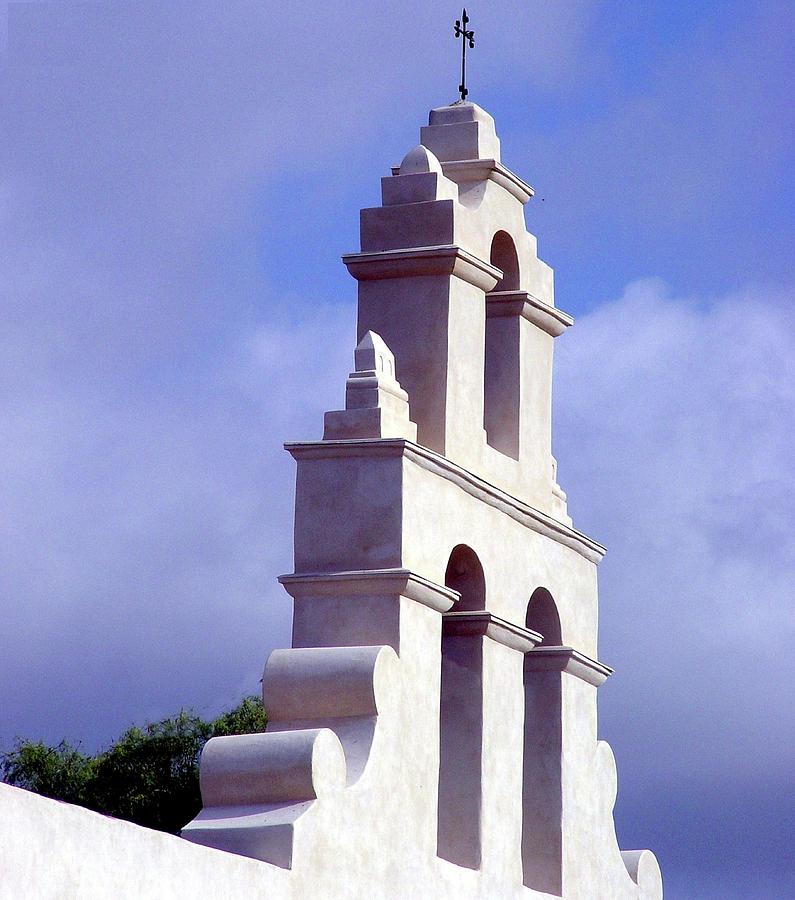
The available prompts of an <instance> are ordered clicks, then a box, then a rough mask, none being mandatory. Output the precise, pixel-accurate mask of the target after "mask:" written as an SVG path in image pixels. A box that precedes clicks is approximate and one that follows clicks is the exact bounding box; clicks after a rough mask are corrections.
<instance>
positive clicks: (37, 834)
mask: <svg viewBox="0 0 795 900" xmlns="http://www.w3.org/2000/svg"><path fill="white" fill-rule="evenodd" d="M288 878H289V872H287V871H285V870H283V869H279V868H277V867H276V866H272V865H269V864H268V863H263V862H256V861H254V860H251V859H247V858H245V857H242V856H232V855H231V854H229V853H222V852H221V851H219V850H211V849H209V848H207V847H200V846H198V845H196V844H191V843H189V842H188V841H185V840H182V838H179V837H175V836H174V835H170V834H163V833H161V832H159V831H152V830H150V829H148V828H141V827H140V826H139V825H133V824H132V823H130V822H123V821H121V820H119V819H111V818H108V817H107V816H102V815H100V814H99V813H95V812H91V811H89V810H87V809H82V808H81V807H79V806H72V805H71V804H68V803H59V802H58V801H56V800H49V799H48V798H46V797H40V796H38V795H37V794H33V793H31V792H30V791H23V790H21V789H20V788H15V787H11V786H10V785H7V784H2V783H0V898H2V900H26V898H31V900H33V898H35V900H51V898H58V900H93V898H97V900H108V898H111V897H112V898H114V900H117V898H126V897H130V898H136V900H150V898H152V900H161V898H163V900H172V898H174V900H177V898H179V900H182V898H185V900H187V898H191V900H195V898H196V897H212V898H214V900H216V898H217V900H221V898H233V897H234V898H247V897H268V898H274V897H284V896H286V895H287V894H288V890H289V888H288V886H287V880H288Z"/></svg>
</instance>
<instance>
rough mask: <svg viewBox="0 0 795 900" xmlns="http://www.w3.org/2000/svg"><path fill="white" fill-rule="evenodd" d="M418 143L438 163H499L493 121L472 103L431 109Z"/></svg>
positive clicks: (497, 142) (497, 139) (497, 141)
mask: <svg viewBox="0 0 795 900" xmlns="http://www.w3.org/2000/svg"><path fill="white" fill-rule="evenodd" d="M420 140H421V141H422V143H423V144H424V145H425V146H426V147H427V148H428V149H429V150H431V151H433V153H434V154H435V155H436V157H437V158H438V159H439V160H441V162H451V161H458V160H469V159H492V160H496V161H497V162H499V160H500V139H499V138H498V137H497V131H496V129H495V126H494V119H493V118H492V117H491V116H490V115H489V114H488V113H487V112H486V110H485V109H481V107H479V106H478V105H477V104H476V103H452V104H451V105H450V106H439V107H437V108H436V109H432V110H431V112H430V115H429V116H428V124H427V125H426V126H425V127H424V128H422V129H421V130H420Z"/></svg>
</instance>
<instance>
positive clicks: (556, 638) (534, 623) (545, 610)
mask: <svg viewBox="0 0 795 900" xmlns="http://www.w3.org/2000/svg"><path fill="white" fill-rule="evenodd" d="M525 627H527V628H529V629H530V630H531V631H537V632H538V633H539V634H540V635H541V637H542V638H543V640H542V641H541V643H540V644H539V645H538V646H539V647H559V646H560V645H561V643H562V641H563V638H562V637H561V631H560V615H559V614H558V608H557V606H556V605H555V601H554V600H553V599H552V594H550V593H549V591H548V590H547V589H546V588H542V587H540V588H538V589H537V590H535V591H534V592H533V596H532V597H531V598H530V602H529V603H528V604H527V617H526V619H525Z"/></svg>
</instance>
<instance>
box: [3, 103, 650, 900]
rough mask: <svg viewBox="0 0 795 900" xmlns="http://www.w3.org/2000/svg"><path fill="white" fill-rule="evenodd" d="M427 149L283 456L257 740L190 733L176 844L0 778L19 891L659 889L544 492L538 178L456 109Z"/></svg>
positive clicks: (414, 164)
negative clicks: (344, 374) (275, 590)
mask: <svg viewBox="0 0 795 900" xmlns="http://www.w3.org/2000/svg"><path fill="white" fill-rule="evenodd" d="M421 141H422V144H421V146H419V147H415V148H413V149H412V150H410V151H409V153H408V154H407V155H406V157H405V158H404V160H403V162H402V164H401V166H400V167H399V169H398V170H397V171H396V172H395V173H394V174H393V175H392V176H391V177H389V178H385V179H383V183H382V197H383V204H382V206H380V207H376V208H374V209H369V210H363V211H362V218H361V252H359V253H356V254H351V255H349V256H347V257H345V263H346V265H347V266H348V268H349V270H350V271H351V273H352V274H353V276H354V277H355V278H356V279H357V281H358V283H359V284H358V290H359V325H358V328H359V345H358V346H357V348H356V351H355V369H354V371H353V372H352V373H351V375H350V377H349V379H348V382H347V385H346V403H345V409H344V410H336V411H332V412H330V413H328V414H327V415H326V419H325V430H324V439H323V440H322V441H316V442H310V443H304V444H291V445H288V449H289V451H290V452H291V453H292V455H293V457H294V458H295V459H296V462H297V481H296V508H295V554H294V565H295V571H294V572H293V573H291V574H289V575H286V576H283V577H282V579H281V580H282V583H283V584H284V586H285V588H286V590H287V591H288V592H289V593H290V594H291V595H292V596H293V598H294V622H293V647H292V648H290V649H285V650H278V651H275V652H274V653H273V654H272V655H271V657H270V659H269V660H268V663H267V665H266V667H265V673H264V677H263V697H264V702H265V705H266V707H267V708H268V710H269V713H270V725H269V728H268V731H267V732H266V733H265V734H261V735H252V736H241V737H232V738H217V739H214V740H212V741H210V742H209V743H208V744H207V746H206V748H205V751H204V754H203V757H202V765H201V770H202V776H201V777H202V794H203V802H204V809H203V810H202V812H201V813H200V815H199V816H198V817H197V818H196V819H195V820H194V821H193V822H191V823H190V824H189V825H188V826H187V827H186V828H185V830H184V832H183V835H184V837H185V838H187V840H184V841H180V840H178V839H175V838H169V837H166V836H162V835H156V834H154V833H153V832H148V831H146V830H145V829H140V828H136V827H135V826H131V825H126V824H124V823H118V822H113V821H111V820H107V819H104V818H102V817H99V816H95V815H94V814H91V813H87V812H85V811H82V810H76V809H74V808H72V807H66V806H63V805H59V804H52V803H51V801H45V800H42V799H41V798H36V797H32V796H30V795H26V794H25V793H24V792H19V791H14V790H13V789H8V788H6V789H3V791H2V792H1V793H0V827H2V828H3V830H4V834H5V831H6V830H8V831H9V840H10V841H13V842H15V843H12V846H13V847H14V850H13V851H12V854H11V855H10V856H9V854H8V853H6V852H5V850H3V851H0V853H2V856H0V858H1V859H2V860H3V863H4V865H8V863H7V861H8V860H9V859H13V860H14V861H15V862H16V864H18V865H19V867H20V869H21V870H22V871H23V872H24V874H16V873H13V874H12V876H11V877H13V878H16V879H17V881H16V882H15V884H17V885H23V886H24V885H31V884H32V885H34V886H35V888H36V891H37V893H36V894H35V896H42V897H47V896H71V895H69V894H63V893H61V894H59V893H58V888H57V884H58V883H59V882H58V875H57V874H54V873H57V872H59V871H60V872H62V873H64V878H65V879H72V881H71V882H69V883H70V884H77V885H78V886H79V887H80V889H82V886H83V885H88V886H89V888H87V889H86V890H87V893H85V894H74V896H100V895H102V896H114V897H116V896H119V897H126V896H130V897H132V896H135V897H141V896H144V897H145V896H157V897H172V896H174V897H177V896H187V895H188V893H187V891H188V889H183V885H184V884H185V885H189V886H190V887H189V891H190V893H191V895H195V894H196V893H197V892H198V891H199V890H202V891H203V892H204V893H205V894H207V895H209V896H230V897H231V896H235V897H249V896H250V897H268V898H282V897H289V898H294V897H295V898H297V897H302V898H305V897H322V898H374V897H375V898H381V897H383V898H393V897H429V898H430V897H433V898H524V897H527V898H530V897H539V898H540V897H545V898H549V897H555V896H557V897H565V898H570V900H625V898H626V900H659V898H661V897H662V882H661V876H660V871H659V867H658V866H657V863H656V860H655V859H654V856H653V854H651V853H650V852H649V851H645V850H644V851H624V852H623V853H622V851H621V850H620V849H619V846H618V843H617V841H616V836H615V829H614V825H613V806H614V803H615V798H616V783H617V782H616V768H615V761H614V758H613V754H612V751H611V750H610V748H609V747H608V746H607V745H606V744H605V743H603V742H601V741H599V740H598V737H597V690H598V686H599V685H600V684H601V683H602V682H603V681H604V680H605V678H606V677H608V675H609V674H610V671H611V670H610V669H609V668H608V667H606V666H605V665H604V664H602V663H601V662H600V661H599V660H598V650H597V627H598V594H597V574H596V571H597V565H598V563H599V561H600V559H601V557H602V555H603V553H604V550H603V548H602V547H601V546H600V545H599V544H598V543H596V542H595V541H593V540H591V539H590V538H588V537H586V536H585V535H582V534H580V533H579V532H577V531H576V530H575V529H574V528H573V526H572V522H571V519H570V518H569V516H568V513H567V511H566V495H565V493H564V492H563V491H562V490H561V488H560V487H559V485H558V484H557V465H556V463H555V460H554V458H553V456H552V452H551V381H552V351H553V343H554V340H555V339H556V338H557V337H558V336H559V335H560V334H562V333H563V332H564V330H565V329H566V328H567V327H568V326H569V325H570V324H571V319H570V318H569V317H568V316H566V314H565V313H561V312H560V311H559V310H556V309H555V307H554V300H553V282H552V272H551V270H550V269H549V267H548V266H546V264H545V263H543V262H542V261H541V260H539V259H538V256H537V252H536V241H535V238H534V237H533V236H532V235H530V234H529V233H528V232H527V231H526V228H525V224H524V215H523V204H524V203H526V202H527V201H528V200H529V199H530V197H531V196H532V189H531V188H529V186H527V185H525V184H524V182H522V181H521V179H519V178H518V177H517V176H515V175H513V173H511V172H510V171H509V170H508V169H506V168H505V166H504V165H502V163H501V162H500V146H499V140H498V138H497V136H496V131H495V128H494V122H493V120H492V118H491V117H490V116H489V115H488V114H487V113H485V112H484V111H483V110H481V109H480V108H479V107H477V106H475V105H474V104H471V103H459V104H454V105H453V106H450V107H442V108H440V109H436V110H433V111H432V112H431V115H430V119H429V125H428V126H427V127H425V128H423V129H422V131H421ZM538 623H541V624H538ZM542 626H543V627H542ZM9 791H10V792H11V793H9ZM199 844H201V845H205V846H197V845H199ZM209 846H212V847H216V848H223V849H225V850H228V851H231V852H229V853H223V854H222V853H219V852H218V851H217V850H212V849H208V847H209ZM85 848H91V850H90V852H86V849H85ZM70 854H74V856H72V855H70ZM120 854H121V855H124V854H126V855H125V856H124V861H123V865H121V866H120V867H119V866H117V865H116V864H117V862H118V857H119V855H120ZM45 857H46V859H47V866H46V868H47V871H46V872H45V874H41V875H40V874H38V867H37V865H36V863H37V862H39V861H40V860H42V859H44V858H45ZM146 857H152V858H156V860H157V862H156V863H154V864H153V863H152V861H151V859H150V861H149V864H148V866H147V863H146V862H145V860H146ZM176 873H179V877H180V878H181V881H180V882H179V883H176V882H175V880H174V879H175V878H176V877H177V876H176ZM75 879H76V880H75ZM147 879H148V880H147ZM95 883H97V884H100V885H101V886H102V887H101V889H100V890H99V891H95V888H94V884H95ZM153 883H156V889H154V892H153V888H152V884H153ZM219 885H222V887H219ZM91 891H95V892H94V893H91ZM101 891H104V893H101Z"/></svg>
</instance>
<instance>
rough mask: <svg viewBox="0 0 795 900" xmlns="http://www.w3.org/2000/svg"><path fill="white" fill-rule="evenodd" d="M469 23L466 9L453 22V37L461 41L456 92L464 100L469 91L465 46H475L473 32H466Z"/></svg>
mask: <svg viewBox="0 0 795 900" xmlns="http://www.w3.org/2000/svg"><path fill="white" fill-rule="evenodd" d="M468 23H469V16H468V15H467V11H466V7H464V11H463V13H462V14H461V18H460V19H456V22H455V36H456V37H460V38H462V40H461V84H459V85H458V90H459V92H460V94H461V99H462V100H466V98H467V94H468V93H469V91H468V90H467V44H469V46H470V48H474V46H475V32H474V31H468V30H467V24H468Z"/></svg>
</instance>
